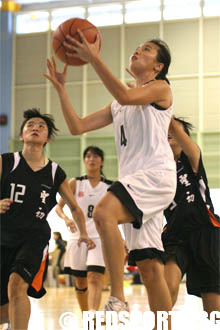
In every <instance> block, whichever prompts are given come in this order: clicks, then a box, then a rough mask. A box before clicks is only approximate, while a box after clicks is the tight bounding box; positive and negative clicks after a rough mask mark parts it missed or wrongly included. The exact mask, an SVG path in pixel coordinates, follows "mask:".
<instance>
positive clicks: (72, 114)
mask: <svg viewBox="0 0 220 330" xmlns="http://www.w3.org/2000/svg"><path fill="white" fill-rule="evenodd" d="M58 95H59V99H60V104H61V108H62V112H63V115H64V118H65V121H66V124H67V126H68V128H69V131H70V133H71V134H72V135H79V134H82V133H83V132H82V127H81V126H82V125H81V118H80V117H79V116H78V115H77V113H76V111H75V109H74V108H73V106H72V104H71V102H70V99H69V96H68V94H67V91H66V88H65V87H64V88H62V89H61V90H59V91H58Z"/></svg>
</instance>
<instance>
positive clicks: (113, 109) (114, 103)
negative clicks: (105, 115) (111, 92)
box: [111, 100, 117, 119]
mask: <svg viewBox="0 0 220 330" xmlns="http://www.w3.org/2000/svg"><path fill="white" fill-rule="evenodd" d="M116 106H117V101H116V100H114V101H113V102H112V104H111V113H112V118H113V119H114V117H115V111H116Z"/></svg>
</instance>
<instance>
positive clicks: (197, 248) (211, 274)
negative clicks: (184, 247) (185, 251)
mask: <svg viewBox="0 0 220 330" xmlns="http://www.w3.org/2000/svg"><path fill="white" fill-rule="evenodd" d="M188 248H189V250H190V253H191V256H192V259H191V261H190V266H189V269H188V270H187V280H186V286H187V292H188V293H189V294H192V295H195V296H198V297H201V294H202V293H211V292H212V293H219V294H220V228H218V227H213V226H211V225H208V226H203V227H201V229H200V230H197V231H194V232H191V233H190V234H189V238H188Z"/></svg>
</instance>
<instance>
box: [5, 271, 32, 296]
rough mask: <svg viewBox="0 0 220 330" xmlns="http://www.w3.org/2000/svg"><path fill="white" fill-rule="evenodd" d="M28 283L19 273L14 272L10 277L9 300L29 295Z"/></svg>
mask: <svg viewBox="0 0 220 330" xmlns="http://www.w3.org/2000/svg"><path fill="white" fill-rule="evenodd" d="M27 288H28V283H27V282H25V281H24V279H23V278H22V277H21V276H20V275H18V274H17V273H12V274H11V275H10V278H9V283H8V298H9V301H10V300H11V299H13V298H16V297H19V296H23V295H27Z"/></svg>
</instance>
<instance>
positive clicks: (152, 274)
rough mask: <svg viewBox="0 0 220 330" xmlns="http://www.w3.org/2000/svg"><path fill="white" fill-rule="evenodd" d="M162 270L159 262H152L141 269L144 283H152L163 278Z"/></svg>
mask: <svg viewBox="0 0 220 330" xmlns="http://www.w3.org/2000/svg"><path fill="white" fill-rule="evenodd" d="M162 277H163V276H162V272H161V269H160V267H158V265H157V264H154V263H151V265H149V266H147V265H146V267H144V268H142V269H141V279H142V281H143V283H144V284H147V285H150V284H151V283H153V282H158V281H160V280H161V278H162Z"/></svg>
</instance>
